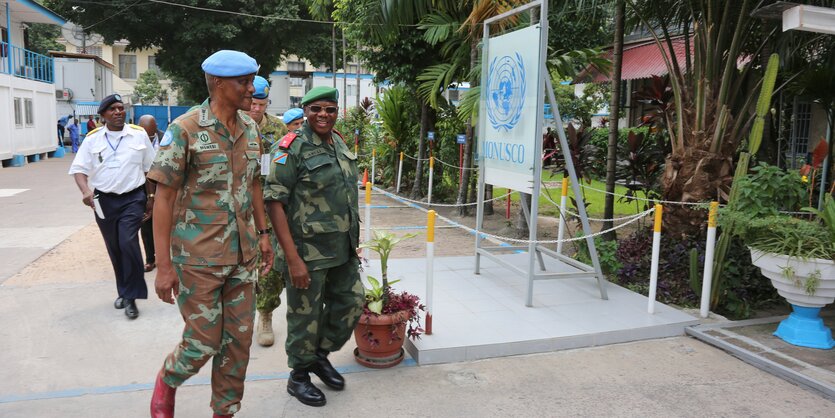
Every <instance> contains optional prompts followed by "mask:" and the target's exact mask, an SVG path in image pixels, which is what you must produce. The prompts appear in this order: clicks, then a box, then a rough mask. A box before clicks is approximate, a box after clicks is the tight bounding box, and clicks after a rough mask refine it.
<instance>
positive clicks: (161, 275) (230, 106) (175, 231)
mask: <svg viewBox="0 0 835 418" xmlns="http://www.w3.org/2000/svg"><path fill="white" fill-rule="evenodd" d="M203 71H204V72H205V74H206V86H207V87H208V90H209V99H208V100H206V101H205V102H203V104H202V105H200V107H199V108H198V109H197V110H195V111H191V112H188V113H186V114H184V115H183V116H181V117H179V118H177V120H175V121H174V122H172V123H171V125H170V126H169V127H168V131H167V132H166V133H165V135H164V136H163V138H162V141H160V148H159V151H158V153H157V155H156V159H155V161H154V165H153V167H152V168H151V171H150V173H148V178H149V179H151V180H154V181H156V182H157V191H156V193H155V195H156V202H155V203H154V214H153V218H154V245H155V247H156V255H157V268H158V270H157V277H156V281H155V284H154V285H155V289H156V293H157V295H158V296H159V298H160V299H162V300H163V301H165V302H168V303H174V297H176V300H177V304H178V305H179V308H180V314H181V315H182V317H183V321H184V322H185V328H184V330H183V338H182V340H181V341H180V343H179V345H178V346H177V347H176V348H175V349H174V351H173V352H172V353H171V354H169V355H168V357H167V358H166V359H165V363H164V364H163V367H162V369H161V370H160V372H159V374H158V375H157V380H156V385H155V387H154V392H153V395H152V398H151V417H152V418H169V417H173V416H174V396H175V390H176V388H177V387H178V386H180V385H182V384H183V382H185V381H186V380H187V379H188V378H190V377H191V376H193V375H195V374H196V373H197V372H198V371H199V370H200V368H201V367H202V366H203V365H204V364H206V362H207V361H209V360H210V359H211V360H212V401H211V407H212V410H214V414H215V415H214V417H231V416H232V415H233V414H235V413H236V412H238V410H240V407H241V399H242V398H243V391H244V377H245V376H246V369H247V365H248V364H249V350H250V346H251V345H252V329H253V325H254V322H255V286H254V282H255V281H256V280H257V278H258V270H260V271H261V274H265V273H266V272H268V271H269V270H270V268H271V266H272V262H273V250H272V245H271V244H270V240H269V234H270V230H269V229H267V220H266V217H265V214H264V201H263V199H262V198H261V196H260V195H259V194H260V193H261V179H260V176H259V175H258V171H259V170H258V165H259V164H258V160H259V156H260V153H261V143H260V141H259V138H258V130H257V127H256V125H255V122H253V121H252V119H250V118H249V117H248V116H246V115H243V114H242V113H240V111H241V110H244V111H245V110H249V108H250V105H251V101H252V94H253V92H254V88H253V85H252V80H253V78H254V77H255V73H256V71H258V64H257V63H256V62H255V60H254V59H253V58H251V57H250V56H248V55H246V54H244V53H243V52H238V51H226V50H224V51H218V52H216V53H214V54H213V55H211V56H210V57H209V58H207V59H206V60H205V61H203ZM175 201H176V208H177V210H176V211H175V210H174V208H175Z"/></svg>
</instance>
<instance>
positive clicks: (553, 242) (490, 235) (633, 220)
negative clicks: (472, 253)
mask: <svg viewBox="0 0 835 418" xmlns="http://www.w3.org/2000/svg"><path fill="white" fill-rule="evenodd" d="M653 212H655V208H652V209H648V210H646V211H644V212H641V213H639V214H638V215H636V217H635V218H634V219H632V220H630V221H629V222H624V223H622V224H620V225H617V226H614V227H612V228H611V229H606V230H603V231H599V232H595V233H593V234H591V235H588V236H586V235H583V236H581V237H574V238H564V239H552V240H547V241H538V240H537V241H531V240H525V239H518V238H510V237H503V236H501V235H493V234H488V233H486V232H483V231H482V232H479V234H481V235H483V236H484V237H487V238H493V239H497V240H502V241H508V242H515V243H518V244H530V243H532V242H533V243H536V244H558V243H560V242H573V241H580V240H584V239H586V238H594V237H597V236H600V235H603V234H606V233H609V232H611V231H615V230H618V229H620V228H623V227H625V226H627V225H629V224H632V223H634V222H636V221H638V220H640V219H641V218H643V217H645V216H647V215H649V214H651V213H653ZM461 227H462V228H464V229H467V230H469V231H473V232H475V229H473V228H470V227H468V226H465V225H461Z"/></svg>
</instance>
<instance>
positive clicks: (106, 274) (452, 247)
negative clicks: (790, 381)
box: [6, 192, 599, 286]
mask: <svg viewBox="0 0 835 418" xmlns="http://www.w3.org/2000/svg"><path fill="white" fill-rule="evenodd" d="M371 205H372V210H371V225H372V228H381V229H386V230H389V231H392V232H394V233H396V234H398V235H402V234H405V233H415V234H417V235H416V236H415V237H414V238H412V239H409V240H406V241H404V242H402V243H401V244H400V245H399V246H398V247H397V248H395V250H394V251H393V253H392V258H421V257H424V256H425V255H426V222H427V215H426V211H424V210H420V209H417V208H415V207H412V206H408V205H407V204H406V203H403V202H400V201H398V200H395V199H393V198H390V197H387V196H386V195H384V194H381V193H376V192H375V193H374V194H373V195H372V202H371ZM432 209H434V210H435V211H436V212H437V213H438V215H440V216H442V217H444V218H447V219H449V220H450V221H452V222H454V223H459V224H461V225H466V226H468V227H470V228H475V221H476V219H475V216H463V217H462V216H459V215H458V213H457V209H456V208H454V207H445V206H433V208H432ZM495 209H496V210H495V212H494V213H493V214H492V215H487V216H485V217H484V226H483V229H482V230H483V231H484V232H486V233H489V234H493V235H498V236H503V237H512V238H527V237H517V236H516V231H515V229H514V226H513V225H514V222H515V219H516V216H517V213H518V210H519V207H518V205H513V206H512V207H511V219H509V220H508V219H506V218H505V210H504V205H503V203H501V202H496V203H495ZM364 213H365V212H364V209H362V208H361V209H360V215H361V216H364ZM362 228H364V226H363V225H360V229H361V231H360V237H364V232H363V230H362ZM557 228H558V224H557V219H556V218H552V217H540V218H539V234H538V235H539V238H540V239H543V240H548V239H555V238H556V236H557ZM572 228H573V230H577V228H578V225H576V224H573V225H572ZM592 228H593V229H599V224H598V225H595V224H592ZM567 247H571V246H567ZM568 251H572V250H571V249H570V248H568ZM474 252H475V237H474V235H473V234H472V233H470V232H468V231H466V230H464V229H462V228H459V227H454V226H452V225H451V224H450V223H448V222H446V221H444V220H441V219H439V220H438V221H437V222H436V231H435V256H437V257H454V256H468V255H473V254H474ZM371 258H372V259H373V258H376V255H374V254H373V253H372V256H371ZM154 275H155V271H154V272H150V273H146V278H147V279H150V280H153V277H154ZM111 280H113V270H112V268H111V266H110V260H109V259H108V257H107V251H106V250H105V247H104V241H103V240H102V237H101V234H100V233H99V230H98V228H97V227H96V225H95V223H91V224H89V225H87V226H86V227H84V228H82V229H81V230H80V231H78V232H76V233H75V234H73V235H71V236H70V237H69V238H68V239H67V240H65V241H63V242H62V243H61V244H59V245H58V246H56V247H55V248H53V249H52V250H50V251H49V252H47V253H46V254H44V255H43V256H42V257H41V258H39V259H38V260H36V261H35V262H33V263H31V264H29V265H28V266H27V267H25V268H24V269H23V270H21V271H20V272H18V273H17V274H16V275H14V276H13V277H11V278H9V280H7V281H6V285H10V286H34V285H40V284H48V283H92V282H98V281H111Z"/></svg>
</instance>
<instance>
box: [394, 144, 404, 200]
mask: <svg viewBox="0 0 835 418" xmlns="http://www.w3.org/2000/svg"><path fill="white" fill-rule="evenodd" d="M401 174H403V151H400V165H399V167H397V189H395V193H400V175H401Z"/></svg>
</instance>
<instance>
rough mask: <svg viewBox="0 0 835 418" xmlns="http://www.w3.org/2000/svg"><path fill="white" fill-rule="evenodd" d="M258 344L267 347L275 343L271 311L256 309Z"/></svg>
mask: <svg viewBox="0 0 835 418" xmlns="http://www.w3.org/2000/svg"><path fill="white" fill-rule="evenodd" d="M258 316H259V319H258V345H260V346H262V347H269V346H271V345H273V344H274V343H275V334H274V333H273V313H272V312H261V311H258Z"/></svg>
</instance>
